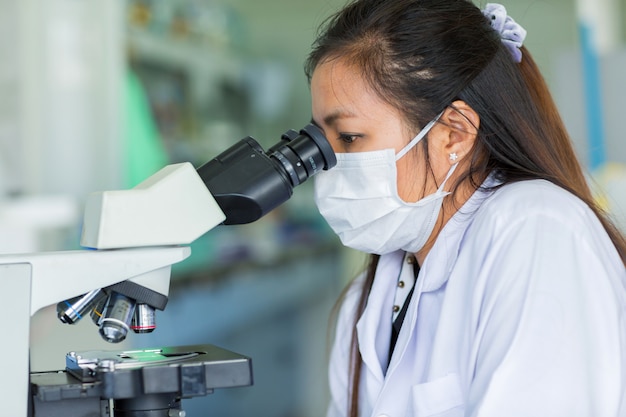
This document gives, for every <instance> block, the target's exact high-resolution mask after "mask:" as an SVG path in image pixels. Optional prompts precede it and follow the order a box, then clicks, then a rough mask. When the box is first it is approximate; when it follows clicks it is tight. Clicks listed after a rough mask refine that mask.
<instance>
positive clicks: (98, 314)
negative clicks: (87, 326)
mask: <svg viewBox="0 0 626 417" xmlns="http://www.w3.org/2000/svg"><path fill="white" fill-rule="evenodd" d="M103 292H104V291H103ZM108 301H109V297H102V298H101V299H100V301H99V302H98V303H97V304H95V305H94V307H93V308H92V309H91V312H90V313H89V315H90V316H91V320H92V321H93V322H94V324H95V325H96V326H100V322H101V321H102V316H104V311H105V309H106V306H107V302H108Z"/></svg>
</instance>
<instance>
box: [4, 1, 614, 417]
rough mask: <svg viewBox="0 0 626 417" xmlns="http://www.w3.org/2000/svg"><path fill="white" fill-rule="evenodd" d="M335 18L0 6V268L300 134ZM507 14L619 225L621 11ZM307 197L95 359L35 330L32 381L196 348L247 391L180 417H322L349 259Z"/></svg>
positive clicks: (201, 5) (83, 331) (241, 235)
mask: <svg viewBox="0 0 626 417" xmlns="http://www.w3.org/2000/svg"><path fill="white" fill-rule="evenodd" d="M343 3H344V2H343V0H313V1H312V0H307V1H304V0H265V1H262V2H261V1H257V0H126V1H123V0H81V1H78V0H46V1H39V0H19V1H18V0H0V253H15V252H33V251H48V250H69V249H78V248H79V246H78V242H79V236H80V224H81V220H82V218H81V216H82V206H83V202H84V198H85V196H86V195H87V194H88V193H89V192H92V191H100V190H113V189H124V188H130V187H133V186H135V185H137V184H138V183H139V182H141V181H142V180H143V179H145V178H147V177H148V176H150V175H151V174H153V173H154V172H156V171H157V170H158V169H159V168H161V167H162V166H164V165H166V164H170V163H175V162H181V161H190V162H192V163H193V164H194V165H195V166H196V167H198V166H200V165H202V164H203V163H204V162H206V161H208V160H209V159H211V158H212V157H214V156H215V155H217V154H218V153H220V152H221V151H223V150H225V149H226V148H228V147H229V146H231V145H233V144H234V143H235V142H237V141H238V140H240V139H241V138H243V137H245V136H248V135H250V136H253V137H254V138H255V139H257V140H258V141H259V142H260V143H261V144H262V145H263V147H264V148H266V149H267V147H269V146H270V145H273V144H274V143H276V142H277V141H278V140H279V138H280V135H281V134H282V133H283V132H285V131H286V130H288V129H290V128H293V129H300V128H301V127H302V126H304V125H305V124H306V123H308V121H309V119H310V97H309V90H308V86H307V83H306V79H305V76H304V74H303V70H302V64H303V61H304V59H305V57H306V55H307V53H308V51H309V48H310V45H311V42H312V41H313V38H314V35H315V31H316V28H317V27H318V25H319V24H320V23H321V22H322V21H323V20H324V18H325V17H326V16H328V15H329V14H330V13H332V12H333V11H334V10H336V9H337V8H338V7H340V6H341V5H342V4H343ZM504 4H505V6H506V7H507V10H508V11H509V14H510V15H511V16H513V17H514V18H515V20H516V21H518V22H520V23H521V24H522V25H523V26H524V27H525V28H526V29H527V30H528V36H527V40H526V42H525V44H526V45H527V47H528V48H529V49H530V51H531V52H532V53H533V55H534V57H535V59H536V60H537V62H538V64H539V66H540V67H541V69H542V71H543V73H544V76H545V78H546V80H547V82H548V84H549V86H550V88H551V89H552V92H553V94H554V97H555V99H556V101H557V103H558V106H559V108H560V110H561V112H562V116H563V118H564V120H565V123H566V125H567V127H568V129H569V131H570V134H571V136H572V139H573V141H574V143H575V147H576V150H577V152H578V155H579V157H580V159H581V161H582V162H583V163H584V165H585V166H586V168H587V170H588V173H589V178H590V182H591V183H592V184H593V186H594V188H595V189H596V192H597V198H598V199H599V200H601V201H602V202H603V204H604V205H605V207H606V208H607V210H609V211H610V212H611V213H612V214H614V216H615V218H616V219H617V222H618V224H619V225H620V226H621V227H624V225H625V224H626V222H624V221H623V209H622V208H623V207H626V180H625V178H626V174H625V172H626V168H624V166H625V165H624V164H626V142H625V141H624V139H623V132H622V130H623V129H622V123H621V122H622V119H623V116H622V114H621V113H622V109H623V105H622V100H621V99H622V97H624V96H626V77H625V76H624V74H626V51H625V50H624V38H625V33H624V24H625V21H626V0H579V1H575V0H543V1H531V0H509V1H506V2H504ZM311 183H312V182H311V181H309V182H307V183H305V184H304V185H302V186H300V187H298V188H297V189H296V190H295V193H294V196H293V198H292V199H291V200H289V201H288V202H287V203H286V204H285V205H283V206H282V207H280V208H279V209H277V210H276V211H275V212H273V213H271V214H270V215H268V216H266V217H265V218H263V219H261V220H260V221H258V222H256V223H254V224H251V225H246V226H236V227H235V226H231V227H218V228H216V229H213V230H211V231H210V232H209V233H207V234H206V235H205V236H203V237H202V238H200V239H199V240H198V241H196V242H194V244H193V245H192V251H193V255H192V256H191V258H189V259H188V260H186V261H184V262H183V263H181V264H178V265H176V266H175V267H174V271H173V276H172V285H171V294H170V295H171V296H170V301H169V304H168V307H167V308H166V310H165V311H164V312H159V313H158V316H157V330H156V331H155V332H154V333H152V334H150V335H134V334H133V335H130V337H129V338H128V339H127V340H126V341H125V342H124V343H123V344H122V346H111V345H107V344H106V343H105V342H104V341H102V340H101V339H100V337H99V335H98V334H97V329H96V328H95V327H94V326H93V325H92V324H91V323H80V324H78V325H76V326H75V327H70V326H62V325H61V323H60V322H58V320H57V319H56V314H55V312H54V308H53V307H51V308H50V309H45V310H43V311H41V312H40V313H38V314H37V316H36V317H35V319H34V323H33V328H32V332H31V334H32V335H31V367H32V370H34V371H39V370H51V369H62V368H63V367H64V360H65V354H66V353H67V352H68V351H70V350H85V349H112V348H113V349H118V348H146V347H156V346H178V345H186V344H205V343H212V344H216V345H218V346H221V347H225V348H227V349H230V350H234V351H236V352H239V353H242V354H245V355H248V356H251V357H252V359H253V365H254V374H255V384H254V386H253V387H250V388H238V389H233V390H223V391H218V392H216V393H215V394H212V395H209V396H207V397H202V398H197V399H192V400H186V401H185V402H184V405H185V408H186V409H187V415H188V416H191V417H193V416H210V415H222V416H230V417H236V416H249V415H261V416H272V417H312V416H319V415H323V413H324V409H325V405H326V401H327V392H326V371H325V367H326V361H327V355H328V342H329V339H328V336H327V328H328V319H329V317H330V314H331V309H332V306H333V305H334V303H335V301H336V300H337V297H338V295H339V293H340V291H341V289H342V288H343V287H344V285H345V283H346V282H347V281H348V280H349V279H350V278H352V277H353V276H354V275H355V274H356V273H357V272H358V271H359V270H360V269H361V267H362V264H363V260H364V258H363V257H362V256H361V255H359V254H355V253H354V252H351V251H348V250H345V249H342V248H341V247H340V246H339V244H338V241H337V239H336V238H335V237H334V235H333V234H332V233H331V232H330V231H329V229H328V228H327V226H326V225H325V223H324V222H323V220H322V219H321V218H320V217H319V215H318V214H317V212H316V209H315V206H314V204H313V200H312V192H311V185H312V184H311Z"/></svg>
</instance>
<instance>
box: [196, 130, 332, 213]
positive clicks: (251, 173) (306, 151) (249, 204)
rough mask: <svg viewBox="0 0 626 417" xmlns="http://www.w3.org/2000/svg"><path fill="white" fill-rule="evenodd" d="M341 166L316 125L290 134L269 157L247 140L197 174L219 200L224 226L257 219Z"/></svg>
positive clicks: (271, 149) (273, 148) (214, 159)
mask: <svg viewBox="0 0 626 417" xmlns="http://www.w3.org/2000/svg"><path fill="white" fill-rule="evenodd" d="M336 164H337V158H336V156H335V152H334V151H333V149H332V147H331V146H330V144H329V143H328V140H327V139H326V137H324V134H323V133H322V131H321V130H320V128H318V127H317V126H315V125H314V124H308V125H306V126H305V127H304V128H302V129H301V130H300V132H296V131H295V130H288V131H287V132H285V133H284V134H283V135H282V136H281V139H280V141H279V142H278V143H276V144H275V145H274V146H272V147H270V148H269V149H268V151H267V152H264V151H263V148H262V147H261V146H260V145H259V143H258V142H257V141H256V140H254V139H253V138H252V137H250V136H248V137H246V138H244V139H242V140H240V141H239V142H237V143H236V144H235V145H233V146H231V147H230V148H229V149H227V150H226V151H224V152H222V153H221V154H219V155H218V156H217V157H215V158H213V159H212V160H211V161H209V162H207V163H206V164H204V165H203V166H201V167H200V168H199V169H198V174H199V175H200V178H202V180H203V181H204V183H205V184H206V186H207V188H208V189H209V191H210V192H211V194H212V195H213V197H214V198H215V200H216V201H217V204H218V205H219V206H220V208H221V209H222V211H223V212H224V214H225V215H226V220H224V224H245V223H251V222H253V221H255V220H258V219H259V218H261V217H262V216H264V215H265V214H267V213H268V212H270V211H271V210H273V209H274V208H276V207H278V206H279V205H280V204H282V203H284V202H285V201H287V200H288V199H289V198H290V197H291V194H292V193H293V187H296V186H298V185H300V184H302V183H303V182H305V181H306V180H307V179H308V178H310V177H311V176H313V175H315V174H317V173H318V172H320V171H322V170H328V169H330V168H332V167H334V166H335V165H336Z"/></svg>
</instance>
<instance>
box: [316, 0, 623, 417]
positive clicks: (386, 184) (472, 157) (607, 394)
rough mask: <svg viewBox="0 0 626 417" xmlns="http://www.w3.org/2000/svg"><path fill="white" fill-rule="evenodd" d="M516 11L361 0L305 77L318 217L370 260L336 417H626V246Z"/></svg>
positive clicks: (347, 300) (328, 28)
mask: <svg viewBox="0 0 626 417" xmlns="http://www.w3.org/2000/svg"><path fill="white" fill-rule="evenodd" d="M525 36H526V32H525V30H524V29H523V28H522V27H521V26H520V25H519V24H518V23H517V22H516V21H515V20H514V19H513V18H511V17H510V16H508V15H507V12H506V9H505V8H504V6H502V5H499V4H487V5H486V6H485V8H484V9H483V10H480V9H479V8H477V7H476V6H475V5H473V4H472V3H471V2H470V1H466V0H445V1H442V0H356V1H353V2H352V3H350V4H348V5H347V6H345V8H343V9H342V10H341V11H339V12H338V13H337V14H336V15H334V16H333V17H332V18H331V19H329V20H328V21H327V22H326V23H325V26H324V27H323V30H322V31H321V32H320V35H319V37H318V38H317V40H316V41H315V43H314V45H313V49H312V51H311V53H310V55H309V57H308V60H307V62H306V70H307V75H308V77H309V81H310V86H311V95H312V112H313V120H314V122H315V123H316V124H317V125H319V126H320V127H321V128H322V130H323V131H324V133H325V135H326V137H327V138H328V140H329V141H330V142H331V144H332V146H333V149H334V150H335V152H336V154H337V166H336V167H335V168H333V169H331V170H329V171H325V172H322V173H320V174H318V175H317V176H316V177H315V200H316V204H317V205H318V208H319V210H320V212H321V214H322V215H323V216H324V218H325V219H326V220H327V222H328V223H329V225H330V226H331V227H332V228H333V230H334V231H335V232H336V233H337V234H338V235H339V237H340V238H341V240H342V242H343V244H344V245H346V246H348V247H351V248H355V249H358V250H361V251H364V252H367V253H370V254H372V256H371V262H370V263H369V266H368V268H367V270H366V271H365V272H364V273H363V274H362V275H361V276H359V277H358V278H357V279H356V280H355V281H354V282H353V283H351V285H350V286H349V287H348V288H347V290H346V292H345V295H344V297H343V299H342V303H341V308H340V311H339V314H338V318H337V330H336V335H335V340H334V342H333V348H332V352H331V358H330V368H329V377H330V390H331V402H330V406H329V409H328V417H344V416H351V417H356V416H362V417H366V416H379V417H383V416H388V417H403V416H416V417H417V416H419V417H425V416H437V417H443V416H446V417H452V416H455V417H461V416H468V417H469V416H472V417H625V416H626V272H625V267H624V261H625V259H626V244H625V240H624V238H623V237H622V236H621V235H620V233H619V232H618V231H617V230H616V229H615V227H613V226H612V225H611V223H610V222H609V221H608V220H607V218H606V217H605V216H604V214H602V212H601V210H600V209H599V208H598V206H597V204H596V203H595V202H594V200H593V198H592V195H591V193H590V190H589V188H588V186H587V184H586V182H585V177H584V174H583V172H582V169H581V167H580V165H579V163H578V162H577V160H576V156H575V154H574V151H573V149H572V145H571V143H570V139H569V138H568V135H567V132H566V130H565V127H564V126H563V123H562V122H561V120H560V118H559V115H558V112H557V110H556V108H555V105H554V103H553V101H552V99H551V97H550V94H549V92H548V89H547V87H546V85H545V83H544V81H543V79H542V76H541V75H540V73H539V71H538V69H537V66H536V65H535V63H534V61H533V59H532V57H531V55H530V54H529V52H528V50H527V49H526V48H525V47H524V46H523V41H524V38H525Z"/></svg>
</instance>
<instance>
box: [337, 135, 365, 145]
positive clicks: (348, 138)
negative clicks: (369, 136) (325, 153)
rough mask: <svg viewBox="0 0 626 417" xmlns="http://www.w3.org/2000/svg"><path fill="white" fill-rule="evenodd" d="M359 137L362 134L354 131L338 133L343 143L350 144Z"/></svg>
mask: <svg viewBox="0 0 626 417" xmlns="http://www.w3.org/2000/svg"><path fill="white" fill-rule="evenodd" d="M360 137H363V135H358V134H355V133H340V134H339V138H338V139H339V140H340V141H342V142H343V143H345V144H350V143H353V142H354V141H355V140H357V139H358V138H360Z"/></svg>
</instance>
